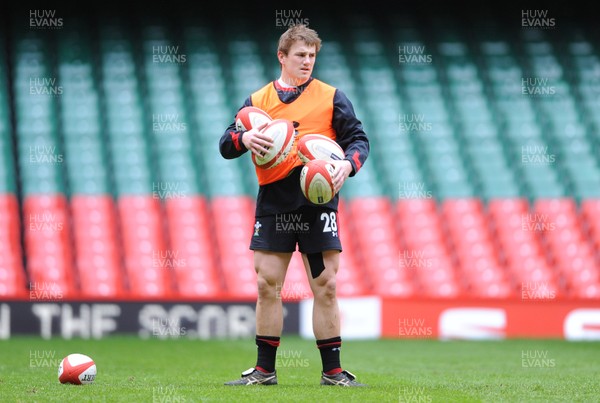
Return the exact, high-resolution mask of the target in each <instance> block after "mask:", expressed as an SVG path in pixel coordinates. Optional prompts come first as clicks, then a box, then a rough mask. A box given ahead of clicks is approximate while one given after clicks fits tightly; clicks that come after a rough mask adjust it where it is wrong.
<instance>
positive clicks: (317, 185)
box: [300, 160, 335, 204]
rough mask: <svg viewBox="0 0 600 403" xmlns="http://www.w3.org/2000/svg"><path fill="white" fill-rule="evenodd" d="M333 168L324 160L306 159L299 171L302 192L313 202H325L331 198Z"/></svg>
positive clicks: (332, 191)
mask: <svg viewBox="0 0 600 403" xmlns="http://www.w3.org/2000/svg"><path fill="white" fill-rule="evenodd" d="M333 172H334V168H333V165H331V164H330V163H329V162H327V161H324V160H312V161H308V162H307V163H306V165H304V167H302V171H301V172H300V188H301V189H302V194H304V197H306V198H307V199H308V200H309V201H310V202H311V203H313V204H326V203H329V202H330V201H331V199H333V197H334V196H335V191H334V188H333Z"/></svg>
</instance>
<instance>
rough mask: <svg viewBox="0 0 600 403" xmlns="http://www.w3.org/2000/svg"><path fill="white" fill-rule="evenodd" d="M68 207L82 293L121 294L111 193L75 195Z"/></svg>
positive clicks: (122, 286)
mask: <svg viewBox="0 0 600 403" xmlns="http://www.w3.org/2000/svg"><path fill="white" fill-rule="evenodd" d="M71 211H72V217H73V235H74V246H75V262H76V267H77V271H78V273H79V283H80V287H81V295H82V297H120V296H122V295H124V286H125V284H124V280H123V278H124V272H123V269H122V267H121V261H122V251H121V244H120V242H119V237H118V231H117V218H116V209H115V205H114V202H113V199H112V197H111V196H87V195H75V196H73V197H72V198H71Z"/></svg>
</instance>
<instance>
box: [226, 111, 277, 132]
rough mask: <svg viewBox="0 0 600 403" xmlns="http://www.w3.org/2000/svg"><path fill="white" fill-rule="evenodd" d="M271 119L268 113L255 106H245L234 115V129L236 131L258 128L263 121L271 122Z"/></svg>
mask: <svg viewBox="0 0 600 403" xmlns="http://www.w3.org/2000/svg"><path fill="white" fill-rule="evenodd" d="M272 121H273V119H271V117H270V116H269V114H268V113H267V112H265V111H263V110H262V109H260V108H257V107H255V106H245V107H243V108H242V109H240V110H239V111H238V113H237V115H235V129H236V130H237V131H242V132H245V131H248V130H250V129H254V128H258V129H259V128H260V127H261V126H263V125H264V124H265V123H271V122H272Z"/></svg>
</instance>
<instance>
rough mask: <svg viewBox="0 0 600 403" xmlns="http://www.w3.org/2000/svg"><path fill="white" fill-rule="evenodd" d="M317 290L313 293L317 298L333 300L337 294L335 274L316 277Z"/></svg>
mask: <svg viewBox="0 0 600 403" xmlns="http://www.w3.org/2000/svg"><path fill="white" fill-rule="evenodd" d="M314 285H315V287H314V288H315V290H313V293H314V295H315V298H319V299H321V300H323V301H332V300H334V299H335V296H336V279H335V275H329V276H323V277H322V278H318V279H316V281H315V283H314Z"/></svg>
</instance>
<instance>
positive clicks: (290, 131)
mask: <svg viewBox="0 0 600 403" xmlns="http://www.w3.org/2000/svg"><path fill="white" fill-rule="evenodd" d="M260 132H261V133H262V134H266V135H267V136H269V137H271V138H272V139H273V144H272V145H271V148H269V151H268V152H267V153H265V154H264V155H261V156H260V157H259V156H257V155H256V154H254V153H252V162H254V165H256V166H257V167H260V168H264V169H269V168H273V167H276V166H277V165H279V164H280V163H281V161H283V160H285V158H286V157H287V156H288V154H289V153H290V151H291V149H292V145H293V144H294V138H295V137H296V130H295V129H294V125H293V124H292V122H291V121H289V120H287V119H275V120H273V121H272V122H270V123H268V124H267V125H266V126H265V127H264V128H263V129H262V130H260Z"/></svg>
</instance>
